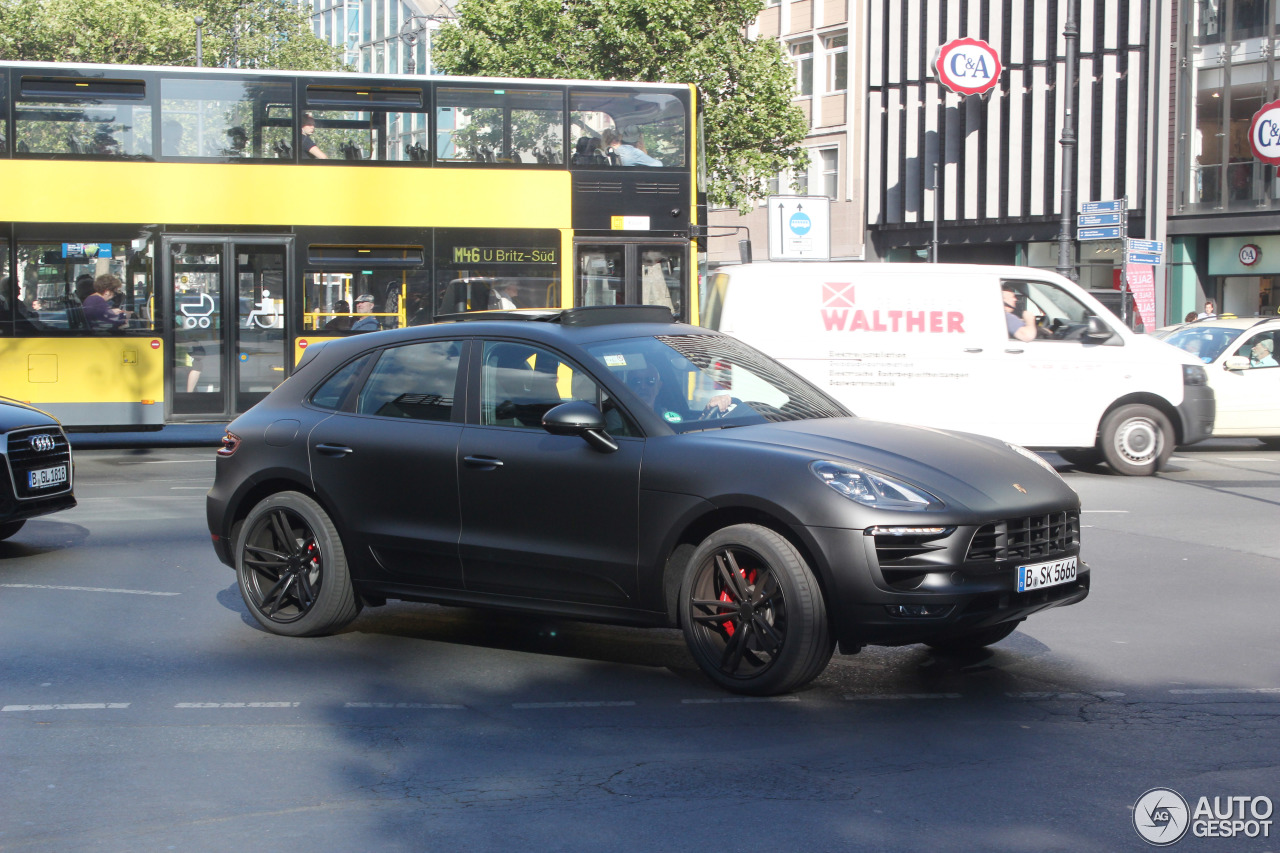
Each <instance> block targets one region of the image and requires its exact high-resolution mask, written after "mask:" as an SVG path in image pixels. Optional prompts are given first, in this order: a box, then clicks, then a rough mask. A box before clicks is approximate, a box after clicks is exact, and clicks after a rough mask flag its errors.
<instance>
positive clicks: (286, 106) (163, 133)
mask: <svg viewBox="0 0 1280 853" xmlns="http://www.w3.org/2000/svg"><path fill="white" fill-rule="evenodd" d="M160 113H161V129H160V155H161V156H162V157H201V158H216V159H230V160H266V159H276V158H280V157H285V158H288V157H291V156H292V150H291V148H290V144H291V143H292V142H293V89H292V85H291V84H289V83H287V82H283V81H273V80H235V79H232V80H208V79H204V80H192V79H186V78H181V79H177V78H173V79H170V78H166V79H164V80H161V82H160Z"/></svg>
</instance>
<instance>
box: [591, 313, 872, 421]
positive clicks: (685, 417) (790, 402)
mask: <svg viewBox="0 0 1280 853" xmlns="http://www.w3.org/2000/svg"><path fill="white" fill-rule="evenodd" d="M586 349H587V351H588V352H589V353H591V355H592V356H593V357H594V358H595V359H596V361H598V362H599V363H600V364H602V365H604V367H605V368H607V369H608V370H609V371H610V372H611V373H613V374H614V375H615V376H617V377H619V378H620V379H621V380H622V382H623V383H624V384H625V385H626V386H627V388H628V390H630V391H631V392H632V394H634V395H635V397H636V398H637V399H638V400H639V402H640V404H642V405H645V406H648V407H650V408H651V409H653V410H654V411H655V412H657V414H658V415H659V416H660V417H661V418H662V419H663V420H664V421H666V423H667V425H668V426H670V427H671V428H672V429H673V430H675V431H676V432H692V431H694V430H700V429H714V428H717V427H721V426H744V425H747V424H755V423H767V422H776V421H797V420H808V419H811V418H843V417H850V416H851V415H850V412H848V411H847V410H846V409H844V407H842V406H841V405H840V404H839V403H837V402H835V401H834V400H832V399H831V398H830V397H828V396H827V395H826V394H824V393H822V392H821V391H819V390H818V389H817V388H815V387H813V386H812V385H810V384H809V383H808V382H807V381H805V380H804V379H802V378H801V377H799V376H797V375H796V374H794V373H792V372H791V370H789V369H788V368H786V367H784V366H783V365H782V364H780V363H778V362H776V361H774V360H773V359H771V358H769V357H768V356H767V355H764V354H763V353H760V352H758V351H756V350H754V349H752V348H751V347H748V346H747V345H746V344H744V343H742V342H741V341H738V340H737V339H735V338H730V337H726V336H724V335H716V334H690V335H657V336H654V337H643V338H625V339H620V340H612V341H607V342H604V343H597V344H592V345H589V346H588V347H587V348H586Z"/></svg>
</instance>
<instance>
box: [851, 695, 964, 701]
mask: <svg viewBox="0 0 1280 853" xmlns="http://www.w3.org/2000/svg"><path fill="white" fill-rule="evenodd" d="M959 698H961V696H960V694H959V693H847V694H845V697H844V700H845V701H846V702H857V701H859V700H862V699H959Z"/></svg>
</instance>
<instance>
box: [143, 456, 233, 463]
mask: <svg viewBox="0 0 1280 853" xmlns="http://www.w3.org/2000/svg"><path fill="white" fill-rule="evenodd" d="M217 461H218V460H217V459H205V458H204V457H203V456H193V457H192V458H190V459H144V460H142V461H140V462H130V463H128V464H130V465H182V464H184V463H187V462H217Z"/></svg>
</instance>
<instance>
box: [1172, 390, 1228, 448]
mask: <svg viewBox="0 0 1280 853" xmlns="http://www.w3.org/2000/svg"><path fill="white" fill-rule="evenodd" d="M1217 409H1218V403H1217V399H1216V398H1215V397H1214V396H1213V389H1212V388H1210V387H1209V386H1208V385H1186V386H1184V387H1183V391H1182V404H1181V405H1180V406H1178V419H1179V420H1181V421H1182V431H1181V434H1182V440H1181V441H1179V442H1178V443H1179V444H1195V443H1196V442H1197V441H1202V440H1204V439H1206V438H1208V437H1209V436H1210V435H1212V434H1213V420H1214V418H1215V417H1216V414H1217Z"/></svg>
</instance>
